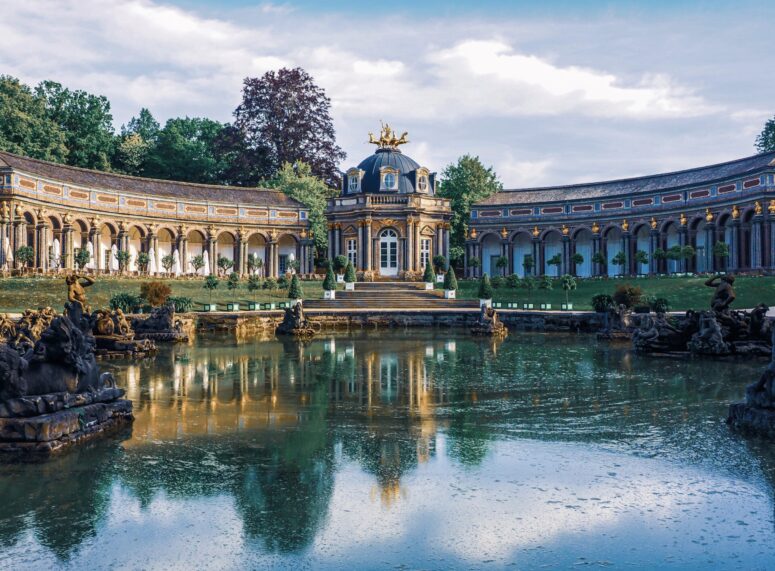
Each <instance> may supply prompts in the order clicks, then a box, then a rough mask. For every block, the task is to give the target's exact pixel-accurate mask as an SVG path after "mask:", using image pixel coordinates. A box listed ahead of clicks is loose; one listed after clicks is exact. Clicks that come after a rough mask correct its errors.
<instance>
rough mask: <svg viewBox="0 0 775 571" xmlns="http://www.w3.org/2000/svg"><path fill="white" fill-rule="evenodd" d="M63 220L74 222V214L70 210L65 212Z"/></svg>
mask: <svg viewBox="0 0 775 571" xmlns="http://www.w3.org/2000/svg"><path fill="white" fill-rule="evenodd" d="M62 222H64V223H65V224H72V222H73V215H72V214H70V213H69V212H65V215H64V216H62Z"/></svg>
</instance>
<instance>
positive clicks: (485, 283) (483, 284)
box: [478, 274, 492, 299]
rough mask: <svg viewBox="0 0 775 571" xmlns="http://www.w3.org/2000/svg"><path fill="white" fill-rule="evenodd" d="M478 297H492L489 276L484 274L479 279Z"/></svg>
mask: <svg viewBox="0 0 775 571" xmlns="http://www.w3.org/2000/svg"><path fill="white" fill-rule="evenodd" d="M478 295H479V299H492V284H490V276H488V275H487V274H484V275H483V276H482V278H481V279H480V280H479V293H478Z"/></svg>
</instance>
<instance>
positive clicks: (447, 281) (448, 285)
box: [444, 268, 457, 291]
mask: <svg viewBox="0 0 775 571" xmlns="http://www.w3.org/2000/svg"><path fill="white" fill-rule="evenodd" d="M444 289H446V290H449V291H455V290H456V289H457V277H455V270H453V269H452V268H449V269H448V270H447V273H446V274H444Z"/></svg>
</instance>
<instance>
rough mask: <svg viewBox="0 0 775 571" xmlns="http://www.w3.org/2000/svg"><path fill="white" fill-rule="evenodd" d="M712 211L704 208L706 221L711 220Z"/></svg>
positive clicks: (709, 221)
mask: <svg viewBox="0 0 775 571" xmlns="http://www.w3.org/2000/svg"><path fill="white" fill-rule="evenodd" d="M713 218H714V216H713V213H712V212H711V211H710V208H706V209H705V220H707V221H708V223H711V222H713Z"/></svg>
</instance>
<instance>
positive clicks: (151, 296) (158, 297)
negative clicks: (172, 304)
mask: <svg viewBox="0 0 775 571" xmlns="http://www.w3.org/2000/svg"><path fill="white" fill-rule="evenodd" d="M170 295H172V288H170V286H168V285H167V284H165V283H164V282H160V281H152V282H145V283H143V284H141V285H140V297H142V298H143V299H144V300H146V301H147V302H148V303H150V304H151V306H152V307H159V306H160V305H164V304H165V303H167V298H169V296H170Z"/></svg>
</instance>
